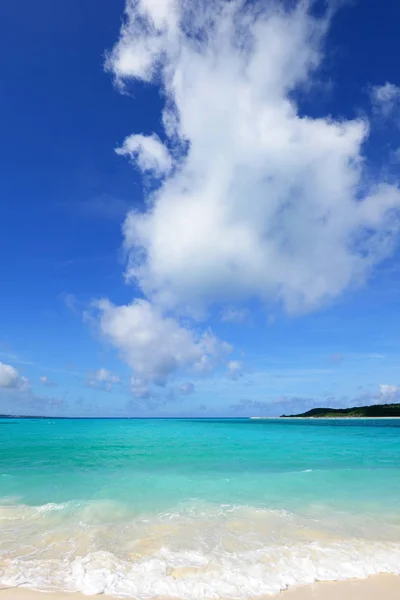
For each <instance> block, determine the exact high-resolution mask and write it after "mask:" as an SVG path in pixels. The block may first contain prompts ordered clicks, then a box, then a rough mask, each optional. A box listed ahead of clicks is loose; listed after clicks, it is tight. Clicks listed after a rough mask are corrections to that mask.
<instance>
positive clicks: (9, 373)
mask: <svg viewBox="0 0 400 600" xmlns="http://www.w3.org/2000/svg"><path fill="white" fill-rule="evenodd" d="M28 387H29V383H28V379H27V378H26V377H23V376H21V375H20V374H19V373H18V371H17V369H16V368H15V367H12V366H11V365H6V364H5V363H2V362H0V388H3V389H19V390H26V389H28Z"/></svg>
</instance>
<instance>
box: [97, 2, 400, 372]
mask: <svg viewBox="0 0 400 600" xmlns="http://www.w3.org/2000/svg"><path fill="white" fill-rule="evenodd" d="M308 4H309V3H307V2H303V3H299V5H298V6H297V8H296V9H292V10H286V11H285V10H284V9H283V8H282V4H281V3H278V2H268V3H264V5H261V4H258V3H254V4H251V3H245V2H244V1H243V2H240V1H238V2H230V3H226V2H223V1H220V0H216V1H215V2H199V3H190V2H187V3H183V2H180V1H178V0H176V1H174V0H169V1H166V0H164V1H162V2H160V1H156V0H128V1H127V3H126V22H125V24H124V26H123V28H122V30H121V37H120V40H119V42H118V44H117V45H116V47H115V48H114V50H113V52H112V53H111V55H110V56H109V59H108V62H107V67H108V68H109V69H110V70H112V71H113V72H114V74H115V76H116V78H117V80H118V82H119V83H120V84H121V85H123V84H124V83H125V82H127V81H128V80H129V79H132V78H133V79H138V80H143V81H148V82H154V83H159V82H161V85H162V88H163V90H162V91H163V97H164V98H165V101H166V102H165V109H164V113H163V123H164V127H165V131H166V134H167V137H168V138H169V143H171V144H173V145H174V148H175V149H177V148H178V149H179V148H180V150H181V151H180V154H179V153H178V154H177V152H178V150H175V156H177V155H178V156H179V158H175V159H174V161H173V168H172V169H171V172H170V175H169V176H168V177H167V178H166V179H165V180H164V182H163V184H162V185H161V187H160V188H159V190H158V192H156V194H154V195H153V196H152V202H151V204H150V205H149V208H148V209H147V211H146V212H144V213H142V214H138V213H136V212H131V213H130V214H129V215H128V217H127V219H126V222H125V225H124V237H125V247H126V249H127V250H128V253H129V257H130V258H129V264H128V267H127V272H126V274H127V278H128V279H132V280H135V281H136V282H137V283H138V284H139V285H140V286H141V288H142V290H143V292H144V294H145V295H146V296H147V297H148V298H150V299H151V300H152V301H153V302H155V303H157V304H159V305H161V304H162V305H163V306H164V307H168V308H169V309H171V308H174V307H177V306H188V305H189V306H191V307H197V308H198V307H199V305H202V306H204V305H207V304H213V303H216V302H223V303H230V302H238V301H243V300H246V299H248V298H254V297H258V298H260V299H261V300H266V301H271V300H272V301H276V302H278V303H281V304H282V305H283V306H284V307H285V308H286V310H287V311H289V312H302V311H309V310H314V309H317V308H318V307H320V306H321V305H323V304H324V303H326V302H329V301H331V300H332V299H334V298H336V297H338V296H340V295H341V294H342V293H343V292H344V291H345V290H346V289H347V288H349V287H350V286H352V285H357V284H361V283H362V282H363V281H364V280H365V279H366V277H367V276H368V274H369V272H370V271H371V269H372V268H373V267H374V266H375V265H376V264H377V263H379V261H381V260H382V259H383V258H384V257H386V256H388V255H389V254H390V253H391V252H392V250H393V245H394V238H395V235H396V234H397V232H398V227H399V220H398V219H397V218H394V213H395V212H396V214H397V211H398V209H399V207H400V193H399V191H398V189H397V187H395V186H392V185H388V184H386V183H385V182H384V181H370V178H369V177H368V173H366V172H365V171H364V168H365V167H364V162H363V156H362V144H363V142H364V141H365V139H366V137H367V135H368V124H367V123H366V122H364V121H362V120H347V121H346V120H341V121H334V120H333V119H332V118H331V117H330V116H329V115H327V116H326V118H310V117H306V116H301V115H300V114H299V110H298V107H297V105H296V101H295V94H294V92H295V91H296V89H297V88H298V87H299V86H301V85H303V84H309V83H310V82H312V78H313V73H314V71H315V69H316V68H317V67H318V65H319V64H320V63H321V60H322V59H323V52H322V46H323V43H324V41H325V34H326V31H327V28H328V25H329V23H328V21H327V20H324V19H320V20H318V19H315V18H313V17H312V16H311V15H310V14H309V13H308V12H307V6H308ZM262 6H264V8H262ZM139 137H140V140H141V145H139V141H138V138H137V137H136V138H135V136H133V138H132V137H131V138H127V140H126V141H125V144H124V146H126V150H125V151H124V153H128V154H130V151H129V148H128V146H129V144H128V140H134V143H133V148H134V150H133V153H135V152H136V154H137V160H138V164H139V166H141V167H142V168H143V170H145V171H146V170H147V169H148V168H149V165H151V164H152V165H153V168H155V170H156V171H158V172H159V173H162V172H166V170H168V169H169V168H170V163H169V160H172V159H171V158H169V160H164V159H165V157H164V154H163V152H164V150H165V148H164V147H163V146H161V144H159V142H158V141H157V143H156V145H155V147H154V148H153V149H152V150H149V151H147V150H144V145H143V144H144V143H146V144H147V143H148V142H149V141H150V140H153V138H143V136H139ZM144 140H147V141H146V142H144ZM139 147H140V150H139ZM123 148H124V147H123ZM163 148H164V150H163ZM165 152H166V150H165ZM157 156H158V158H157ZM168 156H169V155H168ZM152 161H153V162H152ZM140 162H142V165H141V164H140ZM165 167H167V168H168V169H166V168H165ZM122 309H123V308H122ZM122 309H121V310H122ZM135 362H138V360H137V357H136V360H135ZM139 363H140V361H139Z"/></svg>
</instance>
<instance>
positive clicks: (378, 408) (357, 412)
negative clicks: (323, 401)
mask: <svg viewBox="0 0 400 600" xmlns="http://www.w3.org/2000/svg"><path fill="white" fill-rule="evenodd" d="M290 417H303V418H310V419H335V418H338V417H347V418H357V417H370V418H379V417H400V404H374V405H373V406H353V407H352V408H313V409H311V410H308V411H307V412H305V413H301V414H298V415H282V418H286V419H288V418H290Z"/></svg>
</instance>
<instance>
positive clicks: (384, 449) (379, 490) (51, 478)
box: [0, 419, 400, 599]
mask: <svg viewBox="0 0 400 600" xmlns="http://www.w3.org/2000/svg"><path fill="white" fill-rule="evenodd" d="M375 573H400V420H386V419H385V420H279V419H270V420H246V419H202V420H200V419H196V420H189V419H187V420H179V419H176V420H161V419H160V420H157V419H149V420H139V419H138V420H124V419H98V420H95V419H92V420H91V419H82V420H69V419H65V420H64V419H63V420H52V419H42V420H35V419H32V420H31V419H4V420H0V583H1V586H3V587H4V586H5V587H7V586H17V585H18V586H26V587H31V588H35V589H40V590H66V591H81V592H84V593H86V594H100V593H107V594H111V595H113V596H121V597H124V596H125V597H133V598H138V599H141V598H143V599H146V598H153V597H156V596H172V597H174V598H187V599H189V598H190V599H206V598H210V599H211V598H213V599H216V598H237V599H241V598H250V597H256V596H260V595H265V594H275V593H278V592H279V591H280V590H283V589H286V588H288V587H290V586H295V585H301V584H306V583H311V582H313V581H316V580H339V579H347V578H353V577H357V578H363V577H367V576H369V575H372V574H375Z"/></svg>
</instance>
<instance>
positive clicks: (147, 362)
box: [95, 300, 231, 398]
mask: <svg viewBox="0 0 400 600" xmlns="http://www.w3.org/2000/svg"><path fill="white" fill-rule="evenodd" d="M95 306H96V308H97V309H98V311H99V315H98V319H99V325H100V329H101V332H102V333H103V335H104V336H105V337H106V338H107V339H108V340H109V341H110V342H111V344H113V345H114V346H115V347H116V348H117V349H118V350H119V351H120V352H121V355H122V357H123V358H124V359H125V360H126V362H127V363H128V364H129V365H130V366H131V368H132V370H133V371H134V377H133V379H132V389H133V391H134V393H135V395H137V396H139V397H143V398H145V397H148V396H149V394H150V389H149V386H150V385H151V384H156V385H160V386H164V385H165V384H166V382H167V380H168V378H169V377H170V376H171V375H173V374H175V373H178V372H179V371H181V370H189V371H192V372H194V373H198V374H202V373H207V372H210V371H211V370H213V369H214V368H215V367H216V366H217V365H218V363H219V362H220V361H221V360H222V359H223V358H224V357H226V356H227V354H229V352H230V351H231V347H230V346H229V345H228V344H226V343H224V342H221V341H219V340H218V339H217V338H216V337H215V336H214V335H213V334H212V332H211V331H207V332H205V333H201V334H197V333H196V332H195V331H191V330H189V329H187V328H185V327H183V326H182V325H181V324H180V323H179V322H178V321H177V320H176V319H174V318H172V317H169V316H166V315H164V314H162V313H161V312H160V311H159V310H158V309H157V308H156V307H155V306H153V305H152V304H150V303H149V302H148V301H146V300H135V301H134V302H132V304H129V305H126V306H114V305H113V304H112V303H111V302H109V301H108V300H100V301H98V302H96V303H95Z"/></svg>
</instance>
